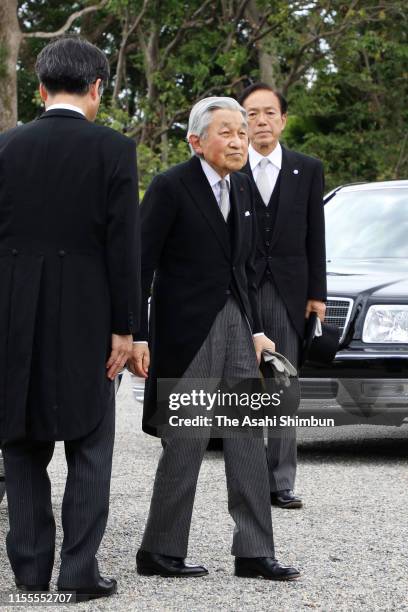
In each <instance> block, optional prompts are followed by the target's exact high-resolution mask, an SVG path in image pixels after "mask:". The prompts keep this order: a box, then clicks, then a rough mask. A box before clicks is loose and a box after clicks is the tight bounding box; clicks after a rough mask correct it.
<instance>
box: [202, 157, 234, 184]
mask: <svg viewBox="0 0 408 612" xmlns="http://www.w3.org/2000/svg"><path fill="white" fill-rule="evenodd" d="M199 160H200V162H201V167H202V169H203V172H204V174H205V176H206V177H207V180H208V182H209V183H210V185H211V187H214V186H215V185H216V184H217V183H219V182H220V181H222V177H221V176H220V175H219V174H218V172H216V171H215V170H214V168H213V167H212V166H210V164H209V163H208V162H206V161H205V159H203V158H202V157H200V158H199ZM224 178H225V180H226V181H227V183H228V189H229V187H230V175H229V174H227V176H224Z"/></svg>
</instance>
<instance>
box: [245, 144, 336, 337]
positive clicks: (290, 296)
mask: <svg viewBox="0 0 408 612" xmlns="http://www.w3.org/2000/svg"><path fill="white" fill-rule="evenodd" d="M243 172H245V173H246V174H247V175H248V176H249V177H250V178H251V181H252V184H253V186H254V192H255V198H256V206H257V207H258V206H262V207H264V206H265V205H264V203H263V200H262V198H261V195H260V193H259V191H258V189H257V187H256V185H255V182H254V177H253V175H252V171H251V166H250V164H249V161H248V162H247V164H246V165H245V166H244V168H243ZM279 174H280V186H279V201H278V209H277V211H274V213H275V215H273V216H275V220H274V223H273V224H272V227H271V231H270V238H268V239H267V240H265V236H266V234H265V232H264V228H263V227H262V226H261V224H260V223H258V240H257V247H256V261H255V265H256V274H257V283H258V286H259V285H260V284H261V283H262V282H263V281H264V280H265V278H266V277H268V276H269V275H271V276H272V278H273V280H274V282H275V284H276V286H277V289H278V291H279V294H280V295H281V297H282V299H283V301H284V303H285V304H286V308H287V309H288V313H289V316H290V319H291V321H292V323H293V326H294V328H295V329H296V331H297V333H298V334H299V336H300V337H303V335H304V330H305V310H306V302H307V300H308V299H314V300H322V301H325V300H326V298H327V289H326V252H325V232H324V211H323V189H324V176H323V165H322V163H321V162H320V161H319V160H318V159H315V158H313V157H309V156H307V155H303V154H301V153H297V152H295V151H290V150H288V149H286V148H285V147H282V168H281V171H280V173H279ZM267 242H268V243H269V244H266V243H267ZM271 307H272V308H273V304H272V305H271ZM272 340H273V338H272Z"/></svg>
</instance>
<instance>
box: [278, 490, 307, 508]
mask: <svg viewBox="0 0 408 612" xmlns="http://www.w3.org/2000/svg"><path fill="white" fill-rule="evenodd" d="M271 504H272V506H278V507H279V508H288V509H291V508H301V507H302V506H303V504H302V500H301V499H300V497H297V496H296V495H295V494H294V493H293V491H292V489H285V490H284V491H275V492H272V493H271Z"/></svg>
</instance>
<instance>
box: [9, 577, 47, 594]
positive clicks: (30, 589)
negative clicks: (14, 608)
mask: <svg viewBox="0 0 408 612" xmlns="http://www.w3.org/2000/svg"><path fill="white" fill-rule="evenodd" d="M16 587H17V588H18V590H19V591H26V592H27V593H37V592H38V591H49V590H50V585H49V584H22V583H21V582H17V580H16Z"/></svg>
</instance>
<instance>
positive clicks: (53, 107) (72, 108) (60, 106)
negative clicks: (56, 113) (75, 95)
mask: <svg viewBox="0 0 408 612" xmlns="http://www.w3.org/2000/svg"><path fill="white" fill-rule="evenodd" d="M57 109H63V110H70V111H75V112H76V113H81V115H83V116H84V117H85V113H84V111H83V110H82V108H79V106H74V105H73V104H62V103H61V104H51V106H49V107H48V108H47V110H46V112H47V113H48V111H50V110H57Z"/></svg>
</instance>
